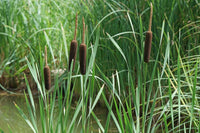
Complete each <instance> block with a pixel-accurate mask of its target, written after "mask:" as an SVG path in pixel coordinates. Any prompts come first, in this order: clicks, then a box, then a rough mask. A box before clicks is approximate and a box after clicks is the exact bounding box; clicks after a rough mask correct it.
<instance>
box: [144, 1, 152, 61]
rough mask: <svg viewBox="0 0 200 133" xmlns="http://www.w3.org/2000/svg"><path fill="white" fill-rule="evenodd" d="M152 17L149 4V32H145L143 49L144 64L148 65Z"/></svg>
mask: <svg viewBox="0 0 200 133" xmlns="http://www.w3.org/2000/svg"><path fill="white" fill-rule="evenodd" d="M152 15H153V5H152V3H151V11H150V17H149V30H148V31H147V32H146V38H145V47H144V62H146V63H148V62H149V59H150V53H151V42H152V36H153V35H152V32H151V25H152Z"/></svg>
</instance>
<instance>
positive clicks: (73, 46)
mask: <svg viewBox="0 0 200 133" xmlns="http://www.w3.org/2000/svg"><path fill="white" fill-rule="evenodd" d="M77 25H78V15H77V14H76V22H75V31H74V39H73V40H72V41H71V45H70V54H69V70H70V67H71V63H72V60H73V61H74V62H73V67H72V71H73V70H74V67H75V60H76V51H77V46H78V43H77V41H76V33H77Z"/></svg>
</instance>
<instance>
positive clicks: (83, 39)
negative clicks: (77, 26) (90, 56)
mask: <svg viewBox="0 0 200 133" xmlns="http://www.w3.org/2000/svg"><path fill="white" fill-rule="evenodd" d="M84 42H85V21H84V17H83V36H82V44H84Z"/></svg>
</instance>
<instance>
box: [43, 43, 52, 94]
mask: <svg viewBox="0 0 200 133" xmlns="http://www.w3.org/2000/svg"><path fill="white" fill-rule="evenodd" d="M44 81H45V88H46V89H47V90H49V89H50V88H51V72H50V68H49V66H48V64H47V47H46V46H45V67H44Z"/></svg>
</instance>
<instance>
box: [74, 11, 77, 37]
mask: <svg viewBox="0 0 200 133" xmlns="http://www.w3.org/2000/svg"><path fill="white" fill-rule="evenodd" d="M77 26H78V14H77V13H76V22H75V32H74V40H76V33H77Z"/></svg>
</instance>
